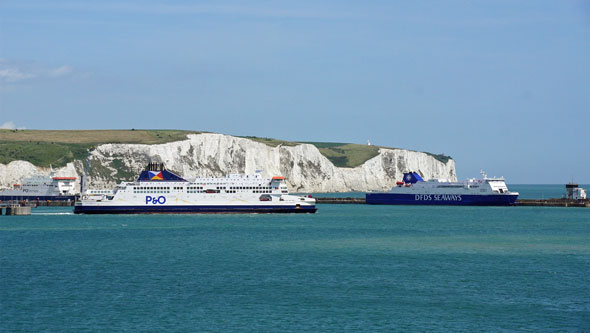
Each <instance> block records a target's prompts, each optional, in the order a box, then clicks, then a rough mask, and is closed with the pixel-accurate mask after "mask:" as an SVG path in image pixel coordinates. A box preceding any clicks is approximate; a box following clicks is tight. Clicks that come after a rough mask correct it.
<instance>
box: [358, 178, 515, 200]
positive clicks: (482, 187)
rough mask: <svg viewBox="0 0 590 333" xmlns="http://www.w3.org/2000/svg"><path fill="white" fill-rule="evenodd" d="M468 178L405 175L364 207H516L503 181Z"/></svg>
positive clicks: (367, 197)
mask: <svg viewBox="0 0 590 333" xmlns="http://www.w3.org/2000/svg"><path fill="white" fill-rule="evenodd" d="M482 176H483V179H475V178H472V179H469V180H467V181H466V182H449V181H446V180H438V179H431V180H428V181H424V180H423V179H422V177H420V175H418V174H417V173H416V172H408V173H405V174H404V179H403V181H401V182H397V183H396V186H395V187H394V188H392V189H391V191H389V192H381V193H367V194H366V202H367V204H373V205H466V206H469V205H472V206H508V205H515V204H516V198H517V197H518V193H517V192H510V191H509V190H508V187H506V183H505V182H504V178H488V177H487V175H486V174H485V173H484V172H483V171H482Z"/></svg>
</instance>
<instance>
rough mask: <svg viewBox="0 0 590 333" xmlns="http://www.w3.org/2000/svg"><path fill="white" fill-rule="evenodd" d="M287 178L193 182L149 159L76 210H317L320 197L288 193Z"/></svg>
mask: <svg viewBox="0 0 590 333" xmlns="http://www.w3.org/2000/svg"><path fill="white" fill-rule="evenodd" d="M284 180H285V178H284V177H272V178H271V179H268V178H262V176H261V175H260V174H254V175H239V174H234V175H229V176H227V177H225V178H197V179H196V180H195V181H193V182H189V181H187V180H185V179H183V178H181V177H179V176H177V175H175V174H174V173H172V172H170V171H168V170H166V169H165V168H164V165H163V164H161V163H150V164H149V165H148V167H147V168H146V169H145V170H144V171H142V172H141V174H140V175H139V178H138V179H137V181H135V182H123V183H121V184H120V185H118V186H117V187H116V188H115V189H114V190H113V192H112V193H111V194H105V195H98V196H97V195H93V196H89V195H83V196H82V199H81V200H80V201H78V202H76V203H75V207H74V213H76V214H144V213H166V214H169V213H180V214H187V213H315V212H316V207H315V203H316V200H315V199H313V198H311V196H310V197H304V196H294V195H289V190H288V189H287V185H286V184H285V181H284Z"/></svg>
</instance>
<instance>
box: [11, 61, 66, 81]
mask: <svg viewBox="0 0 590 333" xmlns="http://www.w3.org/2000/svg"><path fill="white" fill-rule="evenodd" d="M72 73H74V68H73V67H71V66H66V65H64V66H60V67H56V68H53V67H48V66H43V65H40V64H38V63H35V62H23V61H9V60H7V59H2V58H0V83H14V82H20V81H25V80H31V79H42V78H58V77H65V76H68V75H71V74H72Z"/></svg>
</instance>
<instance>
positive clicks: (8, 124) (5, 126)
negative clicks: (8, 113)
mask: <svg viewBox="0 0 590 333" xmlns="http://www.w3.org/2000/svg"><path fill="white" fill-rule="evenodd" d="M0 129H9V130H13V129H25V128H24V127H19V128H16V125H15V124H14V122H12V121H10V120H9V121H7V122H5V123H4V124H2V125H0Z"/></svg>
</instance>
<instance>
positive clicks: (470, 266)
mask: <svg viewBox="0 0 590 333" xmlns="http://www.w3.org/2000/svg"><path fill="white" fill-rule="evenodd" d="M318 207H319V210H318V213H317V214H301V215H300V214H273V215H264V214H245V215H105V216H92V215H73V214H71V211H72V210H71V209H70V208H36V209H33V214H34V215H31V216H0V331H51V332H63V331H69V332H79V331H154V332H160V331H179V332H187V331H391V330H397V331H426V330H429V331H431V330H434V331H514V330H526V331H589V330H590V287H589V286H590V209H587V208H558V207H450V206H446V207H444V206H443V207H436V206H368V205H326V204H324V205H319V206H318Z"/></svg>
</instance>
